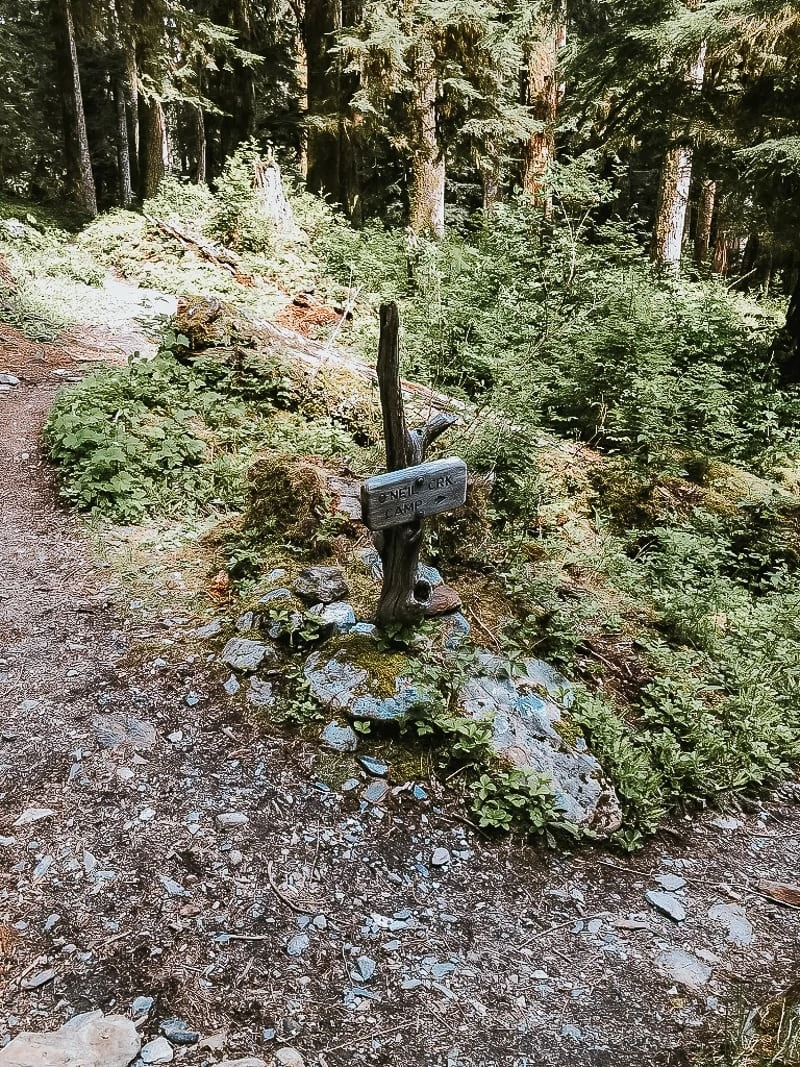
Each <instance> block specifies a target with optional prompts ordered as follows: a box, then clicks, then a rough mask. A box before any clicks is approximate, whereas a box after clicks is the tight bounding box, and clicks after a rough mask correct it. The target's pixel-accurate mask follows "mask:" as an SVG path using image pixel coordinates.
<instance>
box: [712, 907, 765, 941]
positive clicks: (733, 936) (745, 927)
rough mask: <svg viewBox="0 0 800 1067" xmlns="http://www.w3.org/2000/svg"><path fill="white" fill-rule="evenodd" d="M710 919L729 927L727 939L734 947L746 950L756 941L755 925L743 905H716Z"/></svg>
mask: <svg viewBox="0 0 800 1067" xmlns="http://www.w3.org/2000/svg"><path fill="white" fill-rule="evenodd" d="M708 917H709V919H712V920H713V921H714V922H718V923H721V924H722V925H723V926H726V927H727V939H728V941H730V943H731V944H732V945H738V946H739V947H740V948H744V947H745V946H747V945H752V943H753V941H754V940H755V931H754V930H753V924H752V923H751V922H750V920H749V919H748V918H747V913H746V912H745V910H744V908H743V907H742V906H741V904H714V905H713V907H711V908H709V909H708Z"/></svg>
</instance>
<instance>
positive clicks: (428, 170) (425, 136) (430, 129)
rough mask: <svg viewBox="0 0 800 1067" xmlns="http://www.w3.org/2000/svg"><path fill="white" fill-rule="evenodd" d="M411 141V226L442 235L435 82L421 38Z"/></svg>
mask: <svg viewBox="0 0 800 1067" xmlns="http://www.w3.org/2000/svg"><path fill="white" fill-rule="evenodd" d="M414 84H415V99H414V119H415V126H416V129H415V143H414V146H413V149H412V159H411V196H410V199H411V218H410V223H411V229H412V230H413V232H414V233H420V234H422V233H427V234H430V235H431V236H432V237H435V238H437V239H438V240H441V239H442V238H443V237H444V196H445V160H444V148H443V147H442V146H441V145H440V144H439V137H438V129H437V115H436V102H437V95H438V83H437V78H436V71H435V70H434V68H433V49H432V47H431V46H430V44H429V43H428V42H425V41H421V42H420V44H419V46H418V50H417V57H416V63H415V70H414Z"/></svg>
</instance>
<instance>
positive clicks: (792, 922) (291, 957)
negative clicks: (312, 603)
mask: <svg viewBox="0 0 800 1067" xmlns="http://www.w3.org/2000/svg"><path fill="white" fill-rule="evenodd" d="M39 347H40V348H41V346H39ZM3 358H4V359H5V360H6V365H3V366H0V371H3V372H11V373H12V374H14V375H15V376H16V377H18V378H19V384H18V385H12V386H11V387H10V388H8V389H5V390H3V391H2V392H0V472H2V474H0V1045H2V1044H4V1043H5V1042H7V1041H8V1040H9V1038H10V1037H13V1036H14V1035H15V1034H17V1033H18V1032H19V1031H20V1030H24V1029H28V1030H54V1029H56V1028H57V1027H58V1026H60V1025H61V1024H62V1023H63V1022H64V1021H65V1020H66V1019H68V1018H70V1017H71V1016H73V1015H74V1014H76V1013H80V1012H86V1011H90V1010H93V1009H95V1008H100V1009H103V1010H104V1011H106V1012H119V1013H122V1014H127V1015H131V1014H133V1015H134V1016H135V1017H136V1020H137V1025H138V1029H139V1032H140V1035H141V1038H142V1040H143V1041H150V1040H152V1039H154V1038H155V1037H156V1036H157V1034H158V1031H159V1024H160V1023H162V1022H163V1021H164V1020H166V1019H170V1018H174V1017H177V1018H178V1019H180V1020H182V1022H183V1024H184V1029H183V1031H181V1029H180V1026H177V1024H172V1026H171V1028H170V1025H167V1026H166V1028H165V1029H166V1036H167V1037H170V1038H171V1040H170V1041H168V1042H166V1045H165V1044H164V1042H162V1043H161V1045H160V1046H158V1047H159V1048H161V1049H162V1052H161V1055H162V1056H167V1055H169V1056H174V1058H175V1061H176V1062H178V1061H180V1062H184V1063H186V1064H216V1063H218V1062H219V1061H221V1060H224V1059H226V1058H228V1059H230V1058H234V1057H236V1056H246V1055H249V1056H256V1057H260V1058H261V1059H262V1060H264V1061H266V1062H271V1061H272V1058H273V1056H274V1054H275V1052H276V1050H278V1049H280V1048H281V1047H283V1046H286V1045H291V1046H293V1047H295V1048H296V1049H298V1050H299V1052H300V1053H301V1055H302V1057H303V1059H304V1062H305V1064H306V1065H318V1067H338V1065H341V1067H344V1065H350V1064H387V1065H389V1064H391V1065H399V1067H406V1065H408V1067H410V1065H412V1064H414V1065H423V1064H424V1065H431V1067H433V1065H442V1067H445V1065H446V1067H478V1065H484V1067H488V1065H490V1064H495V1065H503V1067H511V1065H518V1067H523V1065H525V1067H533V1065H534V1064H535V1065H566V1064H570V1065H571V1067H583V1065H586V1067H588V1065H600V1064H608V1065H613V1067H625V1065H639V1064H641V1065H644V1064H648V1065H650V1064H654V1063H662V1064H667V1063H671V1064H680V1063H686V1062H688V1059H687V1052H688V1053H691V1051H692V1050H694V1049H695V1048H696V1047H697V1046H698V1045H699V1044H701V1043H702V1041H703V1040H704V1039H705V1036H704V1035H705V1034H706V1033H707V1031H708V1030H709V1029H712V1030H713V1029H717V1028H719V1027H721V1026H723V1025H724V1024H725V1016H726V1012H728V1011H729V1010H732V1011H733V1012H734V1013H735V1012H736V1010H738V1007H739V1006H741V1005H742V1004H746V1003H750V1002H753V1001H757V1000H759V999H763V998H764V997H765V996H769V995H771V994H772V993H774V992H777V991H778V990H779V989H780V988H782V987H783V986H785V985H787V984H788V983H789V982H790V981H791V980H793V979H794V978H796V975H797V971H798V961H799V958H800V951H799V950H800V941H799V940H798V938H799V936H800V910H792V909H789V908H787V907H783V906H781V905H779V904H777V903H775V902H774V901H772V900H770V899H769V898H768V897H766V896H765V895H763V894H762V893H760V892H759V891H758V883H759V880H760V879H769V880H771V881H773V882H775V881H783V882H794V883H797V881H798V880H799V879H800V804H798V801H800V790H798V787H797V786H796V785H789V786H786V787H784V788H783V789H782V790H781V791H780V793H779V794H778V796H777V797H776V798H774V799H773V801H771V802H770V803H769V804H768V805H765V806H764V807H763V808H758V809H756V810H754V811H752V812H750V813H749V814H741V813H737V814H735V815H728V816H720V815H719V814H716V815H714V814H707V815H704V816H701V817H695V818H692V819H689V818H686V819H680V820H676V821H675V822H674V823H673V825H672V826H671V827H670V829H669V831H668V832H666V833H664V834H663V835H662V836H661V837H659V838H658V839H657V840H655V841H653V842H652V843H650V844H649V846H648V847H647V848H646V849H645V850H644V851H642V852H640V853H638V854H636V855H635V856H633V857H631V858H620V857H619V856H616V855H612V854H610V853H605V852H601V851H599V850H593V849H589V848H586V849H583V850H581V851H580V852H577V853H575V854H572V855H565V854H553V853H550V852H547V851H546V850H544V849H543V848H542V847H540V846H538V845H535V844H531V843H528V842H526V841H523V840H521V839H519V838H508V839H504V840H499V841H498V840H487V839H485V838H484V837H483V836H481V835H479V834H477V833H476V832H475V831H474V829H473V828H472V827H470V826H469V825H467V824H465V823H464V822H463V821H462V820H461V813H460V812H459V811H458V809H456V808H454V807H453V805H452V804H451V803H450V802H449V801H448V800H447V798H446V795H445V794H443V793H442V792H441V791H440V789H439V788H438V787H437V786H436V785H435V784H430V783H427V782H425V781H422V780H421V779H419V780H417V781H416V783H415V784H417V785H421V786H422V788H421V789H417V790H416V793H415V791H414V790H413V788H411V784H410V783H409V782H407V781H406V779H405V778H401V779H399V780H398V779H395V778H392V777H391V771H390V784H391V786H392V789H391V790H390V791H389V792H388V793H387V795H386V796H385V797H384V798H383V800H382V801H381V802H380V803H378V804H376V805H370V804H368V803H367V802H364V801H362V800H361V799H360V794H361V791H362V788H363V784H364V783H365V782H366V781H367V780H368V778H367V776H366V774H365V772H363V771H361V770H360V768H359V766H358V765H357V764H356V762H355V761H353V763H352V768H351V777H352V779H353V781H354V782H357V787H356V788H353V789H351V790H349V791H345V790H343V789H336V788H333V787H332V786H331V782H330V781H329V780H326V779H328V778H331V776H330V774H329V771H330V766H329V764H328V762H327V759H328V757H325V756H322V755H321V754H320V750H319V749H318V748H316V747H315V746H311V745H308V744H306V743H304V742H301V741H299V740H296V741H288V742H287V741H286V740H285V739H281V738H277V737H271V736H266V735H255V734H254V733H253V731H252V730H251V728H250V727H249V726H248V725H246V724H244V723H242V722H237V721H235V720H232V719H231V718H230V716H229V713H228V712H226V710H225V707H224V705H223V703H222V702H221V700H220V699H219V698H218V696H217V694H218V693H219V692H220V690H219V677H218V675H216V674H215V666H214V664H213V663H211V664H208V663H206V662H204V660H203V658H202V657H198V656H197V654H196V652H193V651H192V649H193V647H194V646H193V645H192V643H191V640H190V637H189V635H190V632H191V629H192V627H193V625H194V623H193V621H192V620H191V619H188V618H186V617H183V616H180V615H176V614H174V613H173V612H171V611H170V610H168V609H165V610H164V612H162V613H161V614H160V615H158V616H155V615H150V616H148V617H146V618H142V617H141V614H140V615H137V616H136V621H135V622H134V621H131V619H130V618H125V617H124V616H123V613H122V610H121V606H118V605H115V604H114V603H113V596H112V591H111V586H110V578H109V574H108V571H107V570H105V569H104V568H103V567H102V566H101V565H100V564H98V563H97V562H96V561H95V560H94V558H93V554H92V551H91V548H90V544H89V541H88V539H87V536H86V534H85V531H84V530H83V529H82V527H81V526H80V525H79V524H78V523H76V522H75V521H73V520H72V519H70V518H69V517H68V516H66V515H65V514H64V513H63V512H62V511H61V510H60V509H59V508H58V507H57V506H56V505H55V504H54V501H53V493H52V486H51V484H50V478H49V474H48V472H47V470H46V467H45V465H44V464H43V462H42V460H41V458H40V456H39V452H38V448H37V434H38V431H39V427H40V424H41V421H42V419H43V417H44V415H45V412H46V410H47V407H48V405H49V403H50V402H51V399H52V397H53V395H54V391H55V389H56V388H57V384H58V377H57V376H54V374H53V358H49V357H48V358H44V359H40V361H39V362H37V361H35V360H34V361H30V360H27V361H26V359H22V358H20V359H18V360H17V362H16V364H14V365H12V364H11V359H12V356H11V353H10V352H9V351H8V350H6V351H5V352H4V356H3ZM62 358H64V357H63V356H62V355H58V356H57V357H55V362H56V363H58V360H59V359H62ZM56 369H60V368H56ZM66 369H67V370H69V369H70V368H69V367H67V368H66ZM187 699H188V703H187ZM190 705H191V706H190ZM362 747H363V750H364V751H365V752H367V751H368V744H365V745H364V746H362ZM348 758H349V757H348ZM336 780H339V779H338V778H337V779H336ZM659 894H660V895H659ZM648 898H649V899H648ZM670 915H671V916H672V917H670ZM134 1002H136V1003H135V1007H134ZM176 1026H177V1029H176ZM187 1032H188V1033H187ZM191 1032H194V1033H191ZM186 1040H188V1041H190V1043H188V1044H184V1043H183V1042H184V1041H186ZM164 1048H166V1051H163V1050H164ZM150 1062H167V1060H166V1059H158V1058H156V1059H154V1060H151V1061H150Z"/></svg>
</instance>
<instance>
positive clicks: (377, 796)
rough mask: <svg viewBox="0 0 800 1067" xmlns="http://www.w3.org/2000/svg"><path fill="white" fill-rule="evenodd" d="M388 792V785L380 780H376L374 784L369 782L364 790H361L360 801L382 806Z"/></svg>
mask: <svg viewBox="0 0 800 1067" xmlns="http://www.w3.org/2000/svg"><path fill="white" fill-rule="evenodd" d="M388 792H389V783H388V782H385V781H384V780H383V779H382V778H378V779H376V780H375V781H374V782H370V783H369V785H368V786H367V787H366V789H364V790H363V792H362V793H361V799H362V800H365V801H366V802H367V803H368V804H382V803H383V801H384V800H385V799H386V795H387V793H388Z"/></svg>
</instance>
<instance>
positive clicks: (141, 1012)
mask: <svg viewBox="0 0 800 1067" xmlns="http://www.w3.org/2000/svg"><path fill="white" fill-rule="evenodd" d="M152 1008H153V998H152V997H136V999H135V1000H134V1001H133V1003H132V1004H131V1015H132V1016H133V1017H134V1019H139V1018H142V1017H143V1016H145V1015H149V1014H150V1012H151V1011H152Z"/></svg>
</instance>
